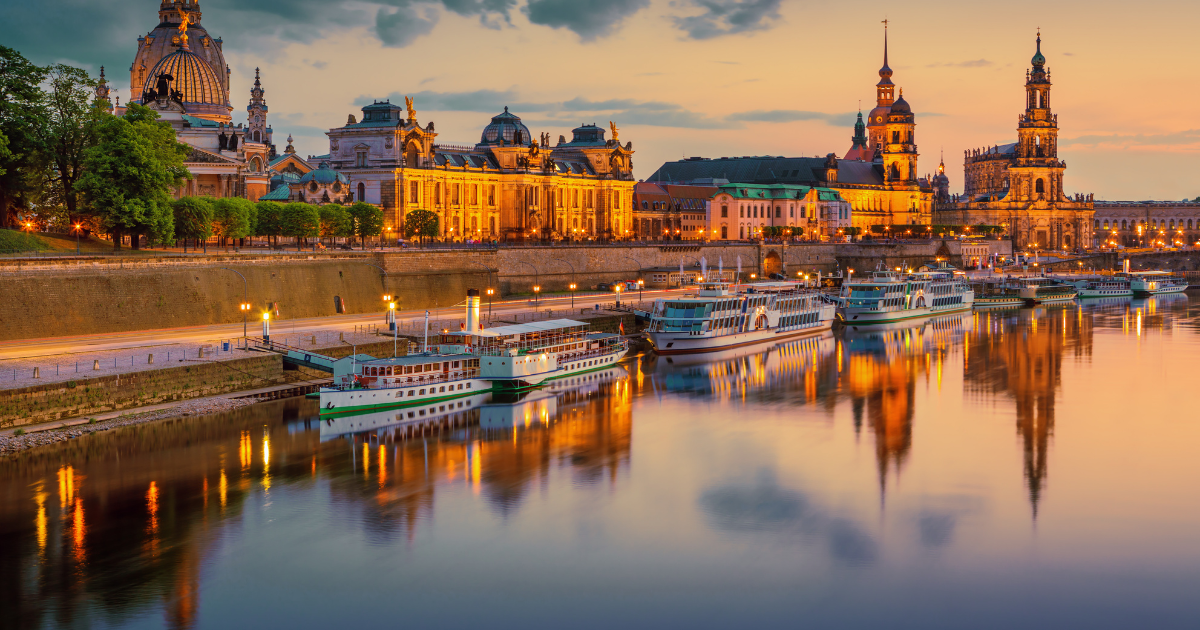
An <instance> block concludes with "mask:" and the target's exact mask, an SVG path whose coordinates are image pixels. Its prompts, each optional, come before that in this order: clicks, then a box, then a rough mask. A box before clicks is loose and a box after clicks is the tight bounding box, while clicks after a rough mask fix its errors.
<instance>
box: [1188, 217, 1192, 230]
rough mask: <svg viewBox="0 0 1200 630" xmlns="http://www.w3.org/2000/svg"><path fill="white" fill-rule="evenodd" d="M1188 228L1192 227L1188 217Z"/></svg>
mask: <svg viewBox="0 0 1200 630" xmlns="http://www.w3.org/2000/svg"><path fill="white" fill-rule="evenodd" d="M1188 229H1189V230H1190V229H1192V220H1191V219H1188Z"/></svg>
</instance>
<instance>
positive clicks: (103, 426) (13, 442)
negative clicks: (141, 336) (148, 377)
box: [0, 396, 258, 457]
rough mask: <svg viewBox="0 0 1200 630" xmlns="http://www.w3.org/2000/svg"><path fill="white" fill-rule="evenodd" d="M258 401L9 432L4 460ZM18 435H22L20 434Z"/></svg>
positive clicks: (1, 449) (217, 400) (189, 405)
mask: <svg viewBox="0 0 1200 630" xmlns="http://www.w3.org/2000/svg"><path fill="white" fill-rule="evenodd" d="M256 402H258V400H257V399H252V398H226V397H219V396H218V397H212V398H200V399H194V400H189V401H186V402H183V403H180V404H178V405H171V406H169V407H165V408H157V409H151V410H147V411H141V412H139V411H137V410H132V411H129V412H126V413H122V414H120V415H117V416H115V417H109V418H102V417H98V418H91V419H89V421H88V422H87V423H85V424H69V425H65V426H59V427H55V428H51V429H44V430H35V431H32V432H29V433H24V432H23V431H24V430H23V429H17V430H16V431H13V432H5V433H6V434H0V457H7V456H11V455H16V454H18V453H22V452H24V451H27V450H29V449H32V448H37V447H39V446H48V445H50V444H57V443H59V442H64V441H66V440H71V439H74V438H77V437H81V436H84V435H88V434H90V433H96V432H97V431H108V430H110V429H116V428H119V427H128V426H133V425H136V424H145V423H147V422H156V421H158V420H170V419H174V418H183V417H188V416H203V415H208V414H212V413H221V412H224V411H233V410H234V409H240V408H242V407H247V406H249V405H253V404H254V403H256ZM18 433H20V434H19V435H18Z"/></svg>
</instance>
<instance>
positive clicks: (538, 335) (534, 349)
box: [320, 290, 629, 415]
mask: <svg viewBox="0 0 1200 630" xmlns="http://www.w3.org/2000/svg"><path fill="white" fill-rule="evenodd" d="M587 328H588V324H586V323H584V322H578V321H574V320H569V319H555V320H549V321H544V322H532V323H528V324H515V325H512V326H501V327H498V328H489V329H486V330H485V329H483V328H482V327H480V325H479V292H478V291H475V290H471V291H469V292H468V296H467V318H466V325H465V329H464V330H462V331H458V332H446V333H442V334H441V335H438V336H437V337H436V339H435V342H436V346H435V347H436V349H435V350H432V351H430V350H427V351H425V352H422V353H419V354H414V355H410V356H404V357H395V358H390V359H370V360H366V361H361V362H354V363H352V364H351V367H349V369H346V371H345V372H344V373H339V372H338V371H339V370H341V369H343V368H342V366H344V365H345V362H344V361H342V362H339V364H338V365H337V366H335V373H334V382H333V385H331V386H329V387H324V388H322V389H321V391H320V401H321V414H322V415H333V414H347V413H361V412H365V411H370V410H378V409H381V408H388V407H401V406H408V405H423V404H427V403H434V402H440V401H443V400H451V399H455V398H461V397H464V396H472V395H475V394H479V393H484V392H488V391H493V390H511V389H521V388H525V387H532V386H535V385H538V384H540V383H542V382H545V381H547V380H550V379H556V378H563V377H567V376H571V375H573V374H581V373H584V372H591V371H594V370H602V369H605V368H609V367H611V366H613V365H615V364H616V363H617V362H618V361H620V359H621V357H622V356H624V355H625V353H626V352H628V351H629V343H628V342H627V341H626V340H625V339H624V338H623V337H622V336H620V335H615V334H611V333H593V332H588V330H587Z"/></svg>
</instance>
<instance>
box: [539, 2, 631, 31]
mask: <svg viewBox="0 0 1200 630" xmlns="http://www.w3.org/2000/svg"><path fill="white" fill-rule="evenodd" d="M649 5H650V0H529V3H528V4H526V5H525V15H526V16H527V17H528V18H529V21H530V22H533V23H534V24H541V25H543V26H550V27H553V28H565V29H567V30H569V31H572V32H574V33H575V34H576V35H579V37H580V38H581V39H583V41H592V40H594V39H597V38H600V37H604V36H606V35H608V34H610V33H612V32H613V31H614V30H615V29H616V28H617V26H619V25H620V24H621V22H623V21H624V20H625V18H627V17H629V16H631V15H633V14H634V13H637V12H638V11H641V10H642V9H644V8H646V7H647V6H649Z"/></svg>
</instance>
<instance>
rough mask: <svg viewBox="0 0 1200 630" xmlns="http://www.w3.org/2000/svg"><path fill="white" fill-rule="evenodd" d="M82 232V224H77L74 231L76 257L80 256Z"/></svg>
mask: <svg viewBox="0 0 1200 630" xmlns="http://www.w3.org/2000/svg"><path fill="white" fill-rule="evenodd" d="M82 230H83V226H82V225H80V224H78V223H76V224H75V229H74V230H73V231H74V232H75V254H76V255H78V254H79V233H80V232H81V231H82Z"/></svg>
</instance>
